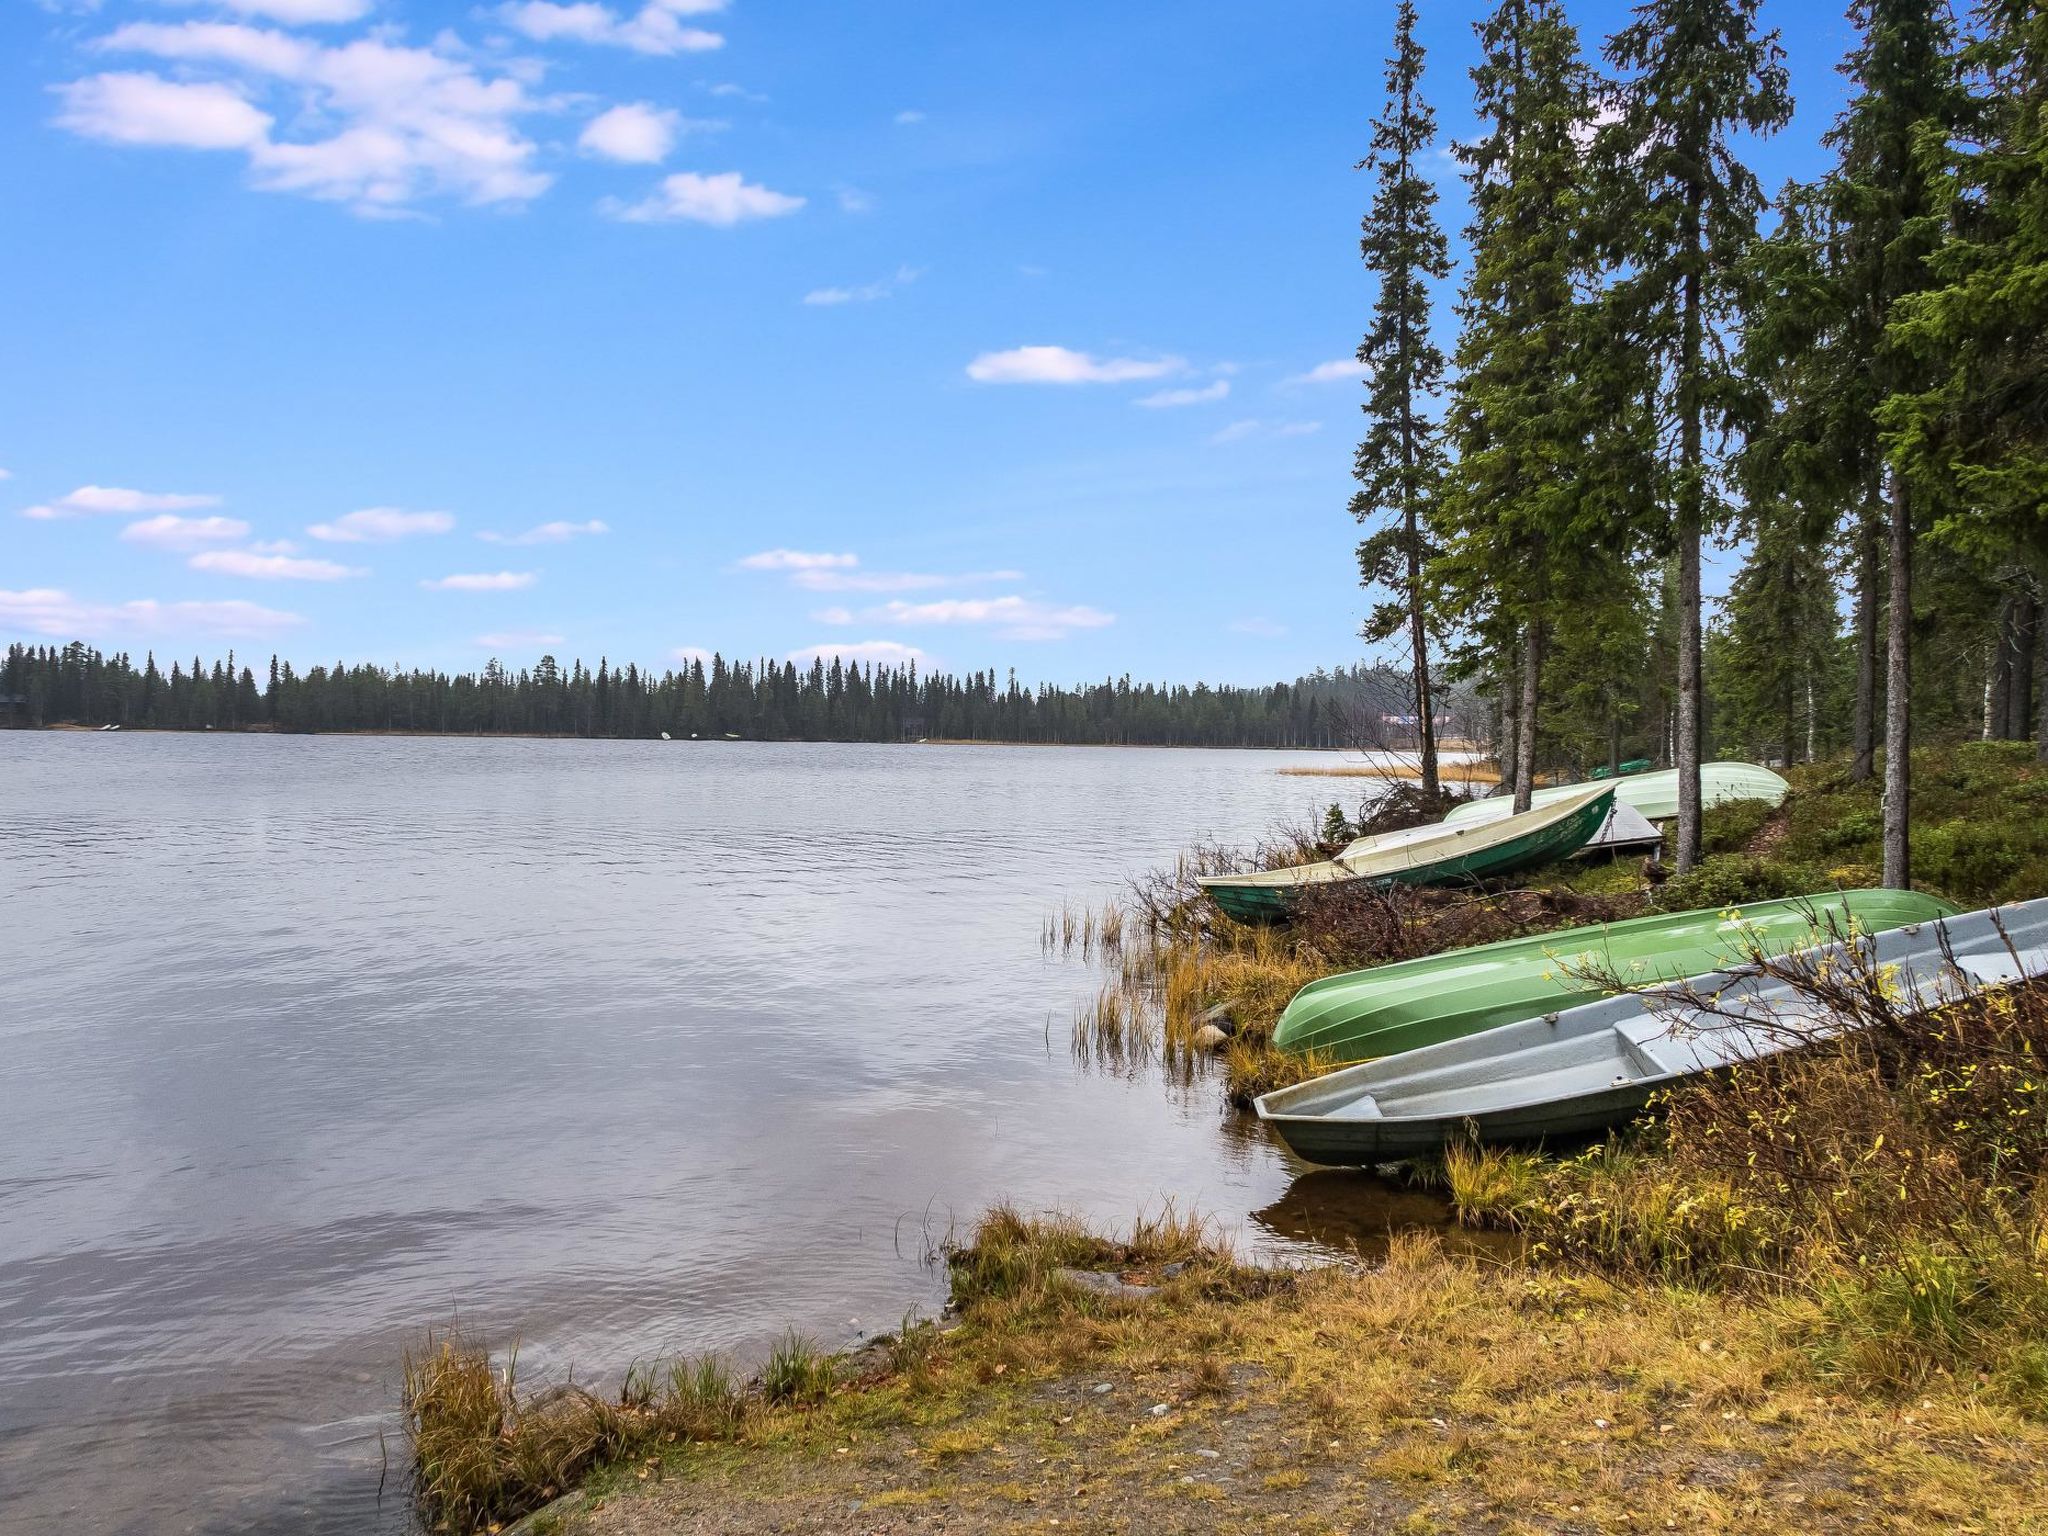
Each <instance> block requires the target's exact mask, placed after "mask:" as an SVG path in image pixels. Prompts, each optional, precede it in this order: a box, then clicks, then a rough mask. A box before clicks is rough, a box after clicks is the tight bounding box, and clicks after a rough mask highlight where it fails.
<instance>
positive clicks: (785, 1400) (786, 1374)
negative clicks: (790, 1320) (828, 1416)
mask: <svg viewBox="0 0 2048 1536" xmlns="http://www.w3.org/2000/svg"><path fill="white" fill-rule="evenodd" d="M838 1380H839V1368H838V1363H837V1362H836V1361H835V1360H834V1359H833V1357H832V1356H831V1355H829V1354H827V1353H825V1351H823V1350H821V1349H820V1348H819V1347H818V1345H817V1342H816V1341H815V1340H813V1339H810V1338H807V1337H805V1336H804V1335H803V1334H800V1333H797V1332H796V1331H795V1330H793V1329H792V1330H791V1331H790V1332H788V1333H785V1334H783V1336H782V1337H781V1338H779V1339H777V1340H776V1341H775V1344H774V1347H773V1348H771V1349H770V1350H769V1351H768V1360H767V1363H766V1364H765V1365H763V1366H762V1367H761V1395H762V1396H763V1397H764V1398H766V1399H767V1400H768V1401H769V1402H770V1403H773V1404H775V1405H777V1406H778V1407H779V1406H786V1405H790V1404H797V1405H805V1404H815V1403H822V1402H823V1401H824V1400H825V1399H826V1398H827V1397H829V1396H831V1395H832V1388H833V1387H834V1386H835V1385H836V1384H837V1383H838Z"/></svg>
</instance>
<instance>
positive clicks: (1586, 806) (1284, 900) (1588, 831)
mask: <svg viewBox="0 0 2048 1536" xmlns="http://www.w3.org/2000/svg"><path fill="white" fill-rule="evenodd" d="M1574 792H1575V793H1576V794H1577V795H1578V796H1579V797H1580V799H1579V803H1578V804H1576V805H1574V806H1572V808H1571V809H1570V810H1569V811H1568V812H1566V813H1564V814H1561V815H1557V816H1549V817H1543V816H1537V817H1532V818H1530V824H1529V826H1528V828H1527V830H1525V831H1524V830H1517V831H1515V832H1513V833H1512V834H1511V835H1504V836H1499V837H1487V836H1485V835H1484V834H1485V831H1486V828H1485V827H1483V826H1482V827H1473V828H1466V829H1458V835H1456V836H1441V835H1439V834H1440V833H1441V832H1442V829H1441V828H1423V829H1417V830H1418V831H1420V832H1421V833H1423V834H1424V836H1421V837H1417V838H1414V839H1413V841H1414V842H1415V843H1416V844H1417V845H1418V846H1417V851H1416V852H1415V854H1414V856H1413V857H1412V859H1410V860H1409V861H1407V862H1403V861H1402V860H1401V858H1400V857H1399V853H1400V850H1401V848H1402V846H1403V845H1402V844H1401V843H1400V842H1399V841H1397V839H1398V837H1399V836H1400V835H1399V834H1396V835H1395V836H1394V837H1391V838H1385V839H1374V838H1362V839H1360V840H1359V841H1358V842H1357V843H1353V844H1352V845H1351V847H1350V848H1347V849H1346V850H1345V851H1344V853H1342V854H1340V855H1338V857H1337V858H1335V859H1332V860H1327V861H1325V862H1323V863H1320V864H1303V865H1297V866H1296V867H1295V868H1293V869H1282V870H1260V871H1257V872H1255V873H1253V874H1248V875H1209V876H1205V877H1204V878H1203V879H1202V881H1201V886H1202V889H1203V890H1204V891H1206V892H1207V893H1208V895H1209V898H1210V899H1211V900H1212V901H1214V902H1215V903H1216V905H1217V906H1218V907H1219V908H1221V909H1222V910H1223V911H1224V912H1225V913H1227V914H1228V915H1229V916H1231V917H1233V918H1235V919H1236V920H1237V921H1239V922H1241V923H1279V922H1285V921H1286V920H1287V919H1288V918H1289V917H1291V916H1293V914H1294V912H1295V911H1296V910H1297V908H1298V907H1299V905H1300V902H1301V898H1302V893H1303V892H1304V891H1306V890H1310V889H1314V888H1317V887H1325V886H1335V885H1351V884H1356V885H1361V886H1363V887H1365V888H1368V889H1371V888H1383V887H1386V886H1393V885H1461V884H1466V883H1469V882H1472V881H1477V880H1484V879H1489V878H1492V877H1496V876H1501V875H1510V874H1514V873H1517V872H1518V871H1521V870H1525V869H1535V868H1537V867H1539V866H1541V865H1544V864H1552V863H1555V862H1557V861H1558V860H1560V859H1566V858H1569V857H1570V856H1571V855H1572V854H1574V853H1576V852H1577V851H1578V850H1579V849H1580V848H1582V847H1584V846H1585V845H1586V843H1587V842H1588V841H1589V840H1590V839H1591V838H1592V837H1593V836H1594V834H1595V833H1597V832H1598V831H1599V830H1600V828H1601V826H1602V825H1603V824H1604V823H1605V822H1606V820H1607V813H1608V809H1609V807H1610V806H1611V805H1612V804H1613V799H1612V794H1613V791H1612V786H1602V787H1601V789H1600V792H1599V793H1597V794H1593V795H1590V796H1588V795H1587V794H1586V786H1583V785H1581V786H1575V791H1574ZM1505 830H1506V829H1503V831H1505ZM1475 834H1477V835H1475ZM1375 845H1378V846H1375ZM1361 850H1362V851H1361Z"/></svg>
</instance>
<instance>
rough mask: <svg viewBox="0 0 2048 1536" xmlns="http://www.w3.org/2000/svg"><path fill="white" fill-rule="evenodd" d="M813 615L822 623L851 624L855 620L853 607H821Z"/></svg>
mask: <svg viewBox="0 0 2048 1536" xmlns="http://www.w3.org/2000/svg"><path fill="white" fill-rule="evenodd" d="M811 617H812V618H813V619H814V620H816V621H817V622H818V623H820V624H851V623H852V622H853V610H852V609H851V608H820V609H819V610H818V611H817V612H816V613H814V614H812V615H811Z"/></svg>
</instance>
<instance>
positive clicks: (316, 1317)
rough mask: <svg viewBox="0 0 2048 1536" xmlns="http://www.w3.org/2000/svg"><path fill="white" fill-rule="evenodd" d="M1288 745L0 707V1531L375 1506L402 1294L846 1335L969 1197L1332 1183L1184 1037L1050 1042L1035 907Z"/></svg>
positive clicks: (696, 1328)
mask: <svg viewBox="0 0 2048 1536" xmlns="http://www.w3.org/2000/svg"><path fill="white" fill-rule="evenodd" d="M1330 761H1331V760H1330V758H1329V757H1328V756H1327V755H1315V754H1305V753H1302V754H1291V753H1271V752H1218V751H1158V750H1118V749H1109V748H1102V749H1096V748H1045V747H952V746H819V745H796V744H790V745H782V744H770V743H751V742H718V743H709V742H703V743H699V742H690V743H681V742H679V743H672V744H664V743H660V742H579V741H524V740H472V739H446V740H423V739H399V738H377V737H283V736H278V737H271V736H240V735H236V736H197V735H169V734H167V735H148V734H141V733H133V732H122V733H118V734H116V733H106V734H82V733H59V732H48V733H28V732H13V733H0V912H4V914H5V923H6V938H7V942H6V945H5V948H4V965H5V975H4V979H0V1528H4V1529H5V1530H8V1531H24V1532H26V1531H51V1530H63V1531H66V1532H130V1531H145V1530H146V1531H152V1532H154V1531H172V1530H179V1531H184V1530H198V1531H219V1532H236V1531H258V1530H292V1531H310V1532H322V1533H324V1532H350V1533H356V1532H363V1531H390V1532H402V1531H405V1530H407V1529H409V1513H408V1510H407V1506H406V1501H405V1497H404V1493H403V1472H404V1457H403V1445H402V1441H401V1440H400V1438H399V1436H398V1435H397V1433H396V1424H397V1420H396V1417H395V1414H394V1411H393V1410H394V1408H395V1404H396V1383H397V1374H398V1362H399V1359H400V1355H401V1352H402V1351H403V1350H404V1348H405V1347H406V1346H407V1345H408V1344H411V1343H417V1342H418V1341H419V1339H420V1337H421V1334H422V1331H423V1330H424V1329H425V1328H427V1327H429V1326H432V1325H445V1324H447V1323H448V1322H449V1321H450V1320H451V1319H456V1318H459V1319H460V1321H461V1323H462V1324H463V1326H464V1327H466V1328H468V1329H470V1330H472V1331H473V1332H475V1333H476V1334H477V1335H479V1336H481V1337H484V1338H488V1339H490V1340H491V1341H493V1342H494V1343H497V1344H509V1343H511V1342H513V1341H514V1340H518V1341H521V1343H522V1348H521V1354H520V1359H521V1368H522V1374H523V1375H529V1376H530V1377H532V1378H538V1377H541V1376H543V1375H545V1374H546V1373H549V1372H560V1371H561V1370H563V1369H565V1368H566V1367H567V1366H569V1365H571V1364H573V1365H574V1366H575V1367H576V1369H577V1371H578V1374H579V1379H589V1378H590V1377H592V1376H593V1375H595V1376H598V1377H600V1378H603V1379H607V1380H609V1379H612V1378H611V1375H610V1373H615V1372H617V1371H618V1370H620V1369H622V1368H623V1367H624V1366H625V1365H626V1364H627V1363H629V1362H630V1361H631V1360H632V1359H633V1358H634V1357H636V1356H639V1357H646V1356H649V1355H654V1354H659V1353H666V1352H674V1351H698V1350H704V1349H720V1350H728V1351H732V1352H733V1353H734V1354H735V1355H737V1356H739V1357H741V1358H742V1359H751V1358H753V1357H754V1356H755V1355H756V1354H757V1353H758V1352H760V1351H761V1350H763V1349H764V1348H765V1345H766V1343H767V1342H768V1341H769V1340H771V1339H772V1338H773V1337H774V1336H775V1335H776V1334H778V1333H779V1332H780V1331H781V1330H782V1329H784V1328H785V1327H787V1326H791V1325H794V1326H796V1327H798V1328H801V1329H803V1330H805V1331H807V1332H809V1333H811V1334H813V1335H814V1336H815V1337H817V1338H819V1339H820V1340H822V1341H823V1342H825V1343H827V1344H830V1345H834V1346H837V1345H841V1344H844V1343H847V1342H849V1341H851V1339H852V1338H853V1337H854V1336H855V1335H856V1334H857V1333H860V1332H863V1331H874V1330H877V1329H881V1328H887V1327H893V1326H894V1325H896V1324H897V1323H898V1322H899V1321H900V1319H901V1318H902V1316H903V1314H904V1313H905V1311H906V1310H907V1309H909V1308H911V1307H922V1308H923V1309H925V1311H926V1312H927V1313H930V1312H933V1311H935V1310H936V1309H937V1307H938V1305H939V1304H940V1302H941V1300H942V1298H943V1284H942V1277H941V1276H939V1275H938V1274H937V1273H936V1272H934V1270H933V1269H932V1268H931V1267H930V1266H929V1265H928V1264H927V1263H926V1262H925V1255H926V1253H927V1251H928V1250H929V1248H930V1246H931V1244H932V1243H933V1242H934V1241H936V1240H937V1239H938V1238H940V1237H942V1236H943V1235H944V1234H945V1232H946V1231H947V1230H948V1228H949V1227H950V1226H951V1225H952V1224H954V1223H955V1222H958V1223H960V1224H962V1225H963V1226H964V1225H965V1224H966V1223H968V1222H970V1221H971V1220H972V1218H973V1217H974V1215H975V1214H976V1213H977V1212H978V1211H979V1210H980V1209H981V1208H983V1207H984V1206H985V1205H987V1204H988V1203H989V1202H991V1201H992V1200H995V1199H998V1198H1003V1197H1009V1198H1013V1199H1015V1200H1017V1201H1018V1202H1020V1203H1022V1204H1024V1205H1026V1206H1041V1207H1042V1206H1051V1205H1059V1206H1063V1207H1067V1208H1070V1209H1075V1210H1079V1211H1082V1212H1084V1213H1087V1214H1089V1215H1091V1216H1093V1217H1096V1218H1099V1219H1101V1220H1103V1221H1105V1222H1107V1221H1120V1220H1124V1219H1127V1218H1128V1217H1129V1216H1130V1215H1131V1213H1132V1212H1133V1211H1134V1210H1136V1209H1137V1208H1138V1207H1139V1206H1141V1205H1145V1204H1148V1203H1149V1204H1156V1203H1157V1202H1158V1201H1159V1200H1160V1199H1161V1198H1162V1197H1165V1196H1172V1197H1174V1198H1175V1199H1177V1200H1179V1201H1181V1202H1182V1203H1183V1204H1186V1203H1194V1204H1197V1205H1199V1207H1200V1208H1201V1209H1203V1210H1204V1211H1207V1212H1211V1213H1214V1214H1215V1215H1216V1216H1217V1217H1218V1218H1220V1219H1221V1220H1223V1221H1224V1222H1226V1223H1228V1224H1230V1225H1232V1226H1236V1227H1241V1228H1242V1229H1243V1230H1244V1231H1245V1233H1246V1234H1247V1235H1248V1236H1249V1237H1250V1238H1251V1239H1252V1240H1253V1241H1254V1242H1255V1244H1263V1245H1267V1246H1270V1247H1276V1248H1284V1247H1286V1246H1287V1245H1289V1244H1297V1243H1302V1244H1308V1245H1311V1246H1313V1245H1315V1244H1317V1243H1319V1242H1324V1241H1341V1233H1340V1235H1339V1236H1338V1237H1334V1238H1333V1237H1330V1236H1329V1235H1328V1233H1329V1232H1330V1231H1331V1230H1332V1228H1333V1225H1334V1227H1336V1228H1341V1227H1342V1226H1343V1225H1344V1222H1345V1220H1346V1218H1345V1217H1344V1216H1343V1215H1341V1214H1339V1215H1337V1216H1332V1215H1330V1214H1329V1212H1330V1211H1332V1210H1334V1211H1337V1212H1340V1213H1341V1212H1344V1211H1347V1210H1349V1211H1352V1212H1353V1216H1352V1218H1351V1219H1352V1220H1353V1223H1354V1225H1355V1226H1356V1227H1357V1228H1358V1229H1359V1230H1361V1231H1366V1230H1369V1229H1370V1228H1371V1226H1372V1223H1373V1219H1374V1218H1373V1217H1372V1215H1371V1210H1372V1204H1371V1202H1372V1199H1373V1195H1372V1191H1371V1188H1370V1186H1369V1185H1367V1184H1364V1183H1357V1182H1354V1183H1352V1184H1345V1183H1344V1182H1343V1179H1344V1178H1345V1177H1346V1176H1337V1182H1335V1183H1333V1182H1332V1176H1329V1175H1315V1176H1314V1181H1313V1182H1312V1183H1311V1184H1309V1185H1305V1186H1303V1187H1302V1188H1301V1189H1300V1190H1295V1191H1292V1197H1290V1195H1291V1186H1293V1183H1294V1179H1295V1175H1296V1174H1297V1173H1298V1172H1299V1166H1298V1165H1295V1164H1293V1163H1291V1161H1290V1160H1289V1159H1288V1158H1287V1157H1286V1156H1285V1154H1283V1153H1282V1152H1281V1151H1280V1150H1279V1149H1278V1148H1277V1146H1276V1145H1274V1144H1271V1143H1269V1142H1268V1141H1267V1140H1266V1139H1265V1138H1264V1137H1263V1136H1262V1135H1261V1134H1260V1133H1259V1131H1258V1130H1257V1128H1256V1126H1255V1125H1247V1124H1246V1123H1244V1122H1243V1121H1242V1120H1241V1119H1240V1118H1238V1117H1235V1116H1232V1115H1230V1114H1228V1113H1227V1112H1226V1111H1224V1110H1223V1109H1222V1108H1221V1100H1220V1096H1219V1094H1218V1093H1217V1091H1216V1088H1215V1086H1214V1085H1213V1084H1211V1083H1205V1082H1197V1083H1195V1084H1194V1085H1192V1086H1191V1087H1184V1088H1174V1087H1172V1086H1171V1085H1169V1084H1167V1083H1165V1082H1163V1081H1162V1079H1161V1077H1160V1076H1159V1075H1158V1074H1157V1073H1156V1072H1153V1073H1139V1074H1136V1075H1134V1076H1129V1077H1119V1076H1116V1075H1114V1074H1105V1073H1101V1072H1097V1071H1093V1070H1089V1069H1088V1068H1086V1067H1085V1066H1083V1065H1080V1064H1077V1062H1076V1061H1075V1059H1074V1057H1073V1055H1072V1053H1071V1050H1070V1047H1069V1031H1070V1025H1071V1021H1072V1018H1073V1015H1074V1012H1075V1009H1076V1007H1077V1006H1078V1005H1080V1004H1081V1003H1083V1002H1084V1001H1086V1000H1087V999H1089V998H1091V997H1092V996H1093V995H1094V992H1095V990H1096V987H1097V985H1098V982H1099V976H1098V975H1097V974H1096V973H1095V972H1093V971H1091V969H1090V968H1089V967H1087V966H1085V965H1083V964H1079V963H1076V962H1073V961H1069V960H1061V959H1058V958H1056V957H1050V956H1047V955H1046V954H1044V953H1042V952H1041V949H1040V943H1039V930H1040V922H1041V919H1042V918H1043V916H1044V914H1045V912H1046V911H1047V909H1048V908H1049V907H1051V906H1054V905H1056V904H1058V903H1059V902H1060V901H1062V900H1063V899H1064V900H1073V901H1076V902H1090V903H1093V902H1099V901H1100V900H1101V899H1103V898H1104V897H1106V896H1108V895H1111V894H1113V893H1114V892H1115V891H1116V890H1117V889H1118V888H1119V887H1120V886H1121V884H1122V882H1123V881H1124V880H1125V879H1126V877H1128V876H1130V875H1132V874H1136V873H1138V872H1140V871H1142V870H1144V869H1146V868H1148V867H1151V866H1154V865H1157V864H1161V863H1165V862H1170V860H1171V859H1172V857H1173V855H1174V853H1175V852H1176V851H1177V850H1179V849H1180V848H1182V847H1183V846H1185V845H1186V844H1188V843H1189V842H1190V841H1192V840H1195V839H1198V838H1220V839H1224V840H1227V841H1245V840H1249V839H1250V838H1252V837H1254V836H1255V835H1256V834H1258V833H1260V832H1262V831H1264V830H1266V829H1267V828H1268V827H1270V826H1271V825H1272V824H1274V823H1275V822H1276V821H1279V820H1282V819H1291V820H1301V819H1304V818H1306V817H1308V816H1310V815H1312V814H1316V813H1317V812H1318V810H1319V807H1320V806H1322V805H1326V804H1328V803H1329V802H1330V801H1331V800H1332V799H1343V800H1344V801H1346V802H1347V803H1353V804H1355V802H1356V801H1357V799H1358V796H1359V789H1358V786H1357V784H1356V783H1353V782H1345V781H1339V780H1327V779H1323V780H1318V779H1313V778H1294V777H1286V776H1283V775H1281V774H1279V773H1278V772H1276V770H1277V769H1279V768H1281V767H1282V766H1285V765H1287V764H1289V763H1302V762H1311V763H1319V764H1324V765H1327V764H1328V763H1329V762H1330ZM1311 1191H1313V1192H1312V1193H1311ZM1361 1200H1362V1201H1363V1202H1364V1205H1363V1207H1362V1209H1363V1210H1364V1211H1365V1212H1366V1214H1365V1215H1363V1216H1358V1215H1357V1214H1356V1212H1357V1210H1358V1209H1360V1208H1361V1207H1359V1206H1358V1203H1357V1202H1358V1201H1361ZM1318 1211H1321V1212H1323V1214H1322V1215H1320V1216H1316V1215H1315V1214H1314V1213H1316V1212H1318ZM1254 1213H1266V1214H1265V1215H1264V1216H1263V1217H1261V1216H1258V1215H1255V1214H1254ZM380 1435H383V1436H388V1444H389V1473H390V1476H389V1480H388V1482H387V1483H386V1486H385V1488H384V1490H383V1493H382V1496H381V1498H380V1496H379V1492H378V1481H379V1475H380V1469H381V1466H382V1461H381V1455H380Z"/></svg>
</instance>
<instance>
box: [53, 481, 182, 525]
mask: <svg viewBox="0 0 2048 1536" xmlns="http://www.w3.org/2000/svg"><path fill="white" fill-rule="evenodd" d="M219 505H220V498H219V497H218V496H192V495H186V494H183V493H181V492H177V491H131V490H127V489H125V488H123V487H121V486H117V485H81V486H80V487H79V488H78V489H77V490H75V491H67V492H65V493H64V494H63V495H62V496H59V497H58V498H57V499H56V500H55V501H52V502H48V503H46V504H45V505H42V506H36V507H24V508H22V512H21V515H22V516H23V517H33V518H38V519H42V520H49V519H52V518H59V517H83V516H90V515H91V514H93V513H97V512H112V513H116V514H118V515H120V516H122V517H134V516H136V515H138V514H140V513H144V512H190V511H192V510H193V509H194V508H196V507H217V506H219Z"/></svg>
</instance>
